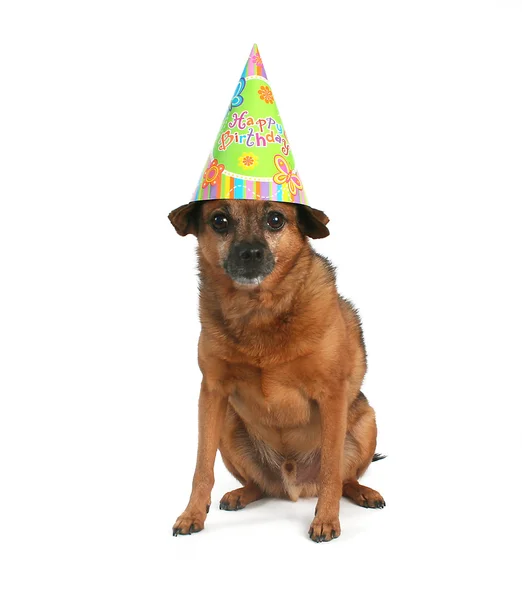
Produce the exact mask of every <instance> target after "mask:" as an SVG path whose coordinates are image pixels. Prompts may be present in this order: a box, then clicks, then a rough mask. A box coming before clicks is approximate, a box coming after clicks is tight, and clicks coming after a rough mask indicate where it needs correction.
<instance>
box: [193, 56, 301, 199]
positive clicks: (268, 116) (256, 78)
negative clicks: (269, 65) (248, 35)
mask: <svg viewBox="0 0 522 600" xmlns="http://www.w3.org/2000/svg"><path fill="white" fill-rule="evenodd" d="M199 200H271V201H273V202H294V203H296V204H308V201H307V199H306V194H305V192H304V189H303V184H302V182H301V177H300V176H299V175H298V174H297V171H296V168H295V161H294V157H293V154H292V151H291V149H290V145H289V143H288V137H287V135H286V131H285V128H284V125H283V122H282V120H281V117H280V115H279V111H278V110H277V105H276V102H275V99H274V95H273V93H272V88H271V87H270V84H269V83H268V79H267V78H266V72H265V67H264V66H263V61H262V60H261V56H260V55H259V50H258V48H257V44H254V47H253V48H252V52H251V53H250V55H249V57H248V60H247V62H246V65H245V68H244V69H243V73H242V74H241V77H240V79H239V82H238V84H237V86H236V90H235V92H234V96H233V97H232V101H231V102H230V105H229V107H228V110H227V113H226V115H225V118H224V120H223V123H222V125H221V127H220V129H219V133H218V136H217V139H216V142H215V144H214V148H213V149H212V153H211V155H210V157H209V159H208V161H207V162H206V164H205V168H204V169H203V173H202V175H201V177H200V179H199V182H198V186H197V188H196V191H195V192H194V196H193V197H192V201H193V202H194V201H199Z"/></svg>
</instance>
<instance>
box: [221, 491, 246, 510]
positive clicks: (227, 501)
mask: <svg viewBox="0 0 522 600" xmlns="http://www.w3.org/2000/svg"><path fill="white" fill-rule="evenodd" d="M240 491H241V490H234V491H233V492H227V493H226V494H225V495H224V496H223V498H221V501H220V503H219V510H241V509H242V508H245V506H246V504H242V503H241V494H240V493H238V492H240Z"/></svg>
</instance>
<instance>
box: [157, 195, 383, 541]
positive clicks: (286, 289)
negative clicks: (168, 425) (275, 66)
mask: <svg viewBox="0 0 522 600" xmlns="http://www.w3.org/2000/svg"><path fill="white" fill-rule="evenodd" d="M169 219H170V221H171V223H172V225H173V226H174V227H175V229H176V231H177V233H178V234H179V235H181V236H186V235H188V234H193V235H195V236H196V237H197V239H198V249H197V254H198V263H199V277H200V288H199V291H200V320H201V336H200V339H199V345H198V361H199V366H200V369H201V372H202V374H203V380H202V383H201V392H200V396H199V438H198V452H197V461H196V468H195V473H194V479H193V483H192V494H191V496H190V500H189V503H188V506H187V508H186V509H185V511H184V512H183V513H182V514H181V515H180V517H179V518H178V519H177V520H176V522H175V524H174V526H173V534H174V535H175V536H177V535H178V534H179V535H186V534H191V533H196V532H198V531H201V530H202V529H203V527H204V523H205V519H206V516H207V513H208V510H209V507H210V494H211V490H212V487H213V485H214V462H215V457H216V453H217V450H218V449H219V450H220V453H221V456H222V458H223V462H224V463H225V465H226V467H227V469H228V470H229V471H230V472H231V473H232V475H234V477H235V478H236V479H238V480H239V482H240V483H241V484H242V487H240V488H238V489H236V490H233V491H231V492H228V493H227V494H225V495H224V497H223V498H222V499H221V502H220V506H219V507H220V509H223V510H227V511H234V510H239V509H242V508H244V507H245V506H247V505H248V504H250V503H252V502H254V501H256V500H258V499H260V498H263V497H276V498H287V499H290V500H293V501H296V500H297V499H298V498H302V497H312V496H313V497H315V496H317V497H318V501H317V506H316V511H315V517H314V519H313V521H312V523H311V526H310V530H309V535H310V538H311V539H312V540H313V541H315V542H323V541H325V542H326V541H330V540H332V539H334V538H337V537H338V536H339V535H340V534H341V526H340V523H339V505H340V499H341V497H342V496H344V497H346V498H349V499H350V500H352V501H353V502H355V503H356V504H358V505H360V506H364V507H366V508H383V507H384V506H385V502H384V499H383V497H382V496H381V495H380V494H379V493H378V492H376V491H375V490H372V489H370V488H368V487H365V486H363V485H361V484H360V483H358V479H359V478H360V477H361V475H362V474H363V473H364V472H365V471H366V469H367V468H368V466H369V464H370V463H371V462H372V460H378V459H379V458H381V456H380V455H378V454H375V448H376V438H377V428H376V422H375V412H374V410H373V409H372V408H371V407H370V405H369V404H368V401H367V399H366V397H365V396H364V394H363V393H362V392H361V389H360V388H361V384H362V381H363V379H364V375H365V373H366V351H365V346H364V340H363V333H362V329H361V322H360V319H359V316H358V314H357V312H356V310H355V309H354V307H353V306H352V304H351V303H350V302H348V301H347V300H345V299H344V298H342V297H341V296H340V295H339V294H338V292H337V288H336V282H335V273H334V268H333V267H332V265H331V264H330V262H329V261H328V260H327V259H326V258H324V257H323V256H321V255H320V254H318V253H316V252H315V251H314V250H313V248H312V246H311V245H310V242H309V239H308V238H314V239H317V238H324V237H326V236H328V235H329V230H328V227H327V224H328V222H329V219H328V217H327V216H326V215H325V214H324V213H323V212H322V211H320V210H316V209H312V208H310V207H308V206H305V205H294V204H291V203H285V202H270V201H262V202H261V201H258V200H229V201H226V200H207V201H203V202H192V203H190V204H186V205H184V206H181V207H179V208H177V209H176V210H174V211H172V212H171V213H170V215H169Z"/></svg>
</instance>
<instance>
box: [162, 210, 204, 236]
mask: <svg viewBox="0 0 522 600" xmlns="http://www.w3.org/2000/svg"><path fill="white" fill-rule="evenodd" d="M169 220H170V222H171V223H172V225H174V228H175V229H176V231H177V232H178V233H179V235H183V236H185V235H188V234H189V233H192V235H195V236H196V237H197V235H198V221H199V203H198V202H191V203H190V204H184V205H183V206H180V207H179V208H176V210H173V211H172V212H171V213H170V214H169Z"/></svg>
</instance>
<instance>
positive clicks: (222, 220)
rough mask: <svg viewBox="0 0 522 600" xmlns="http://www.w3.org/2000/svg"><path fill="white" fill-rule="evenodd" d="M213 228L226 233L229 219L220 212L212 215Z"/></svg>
mask: <svg viewBox="0 0 522 600" xmlns="http://www.w3.org/2000/svg"><path fill="white" fill-rule="evenodd" d="M211 224H212V228H213V229H214V231H217V232H218V233H224V232H225V231H227V229H228V219H227V217H226V216H225V215H224V214H223V213H218V214H217V215H214V216H213V217H212V221H211Z"/></svg>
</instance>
